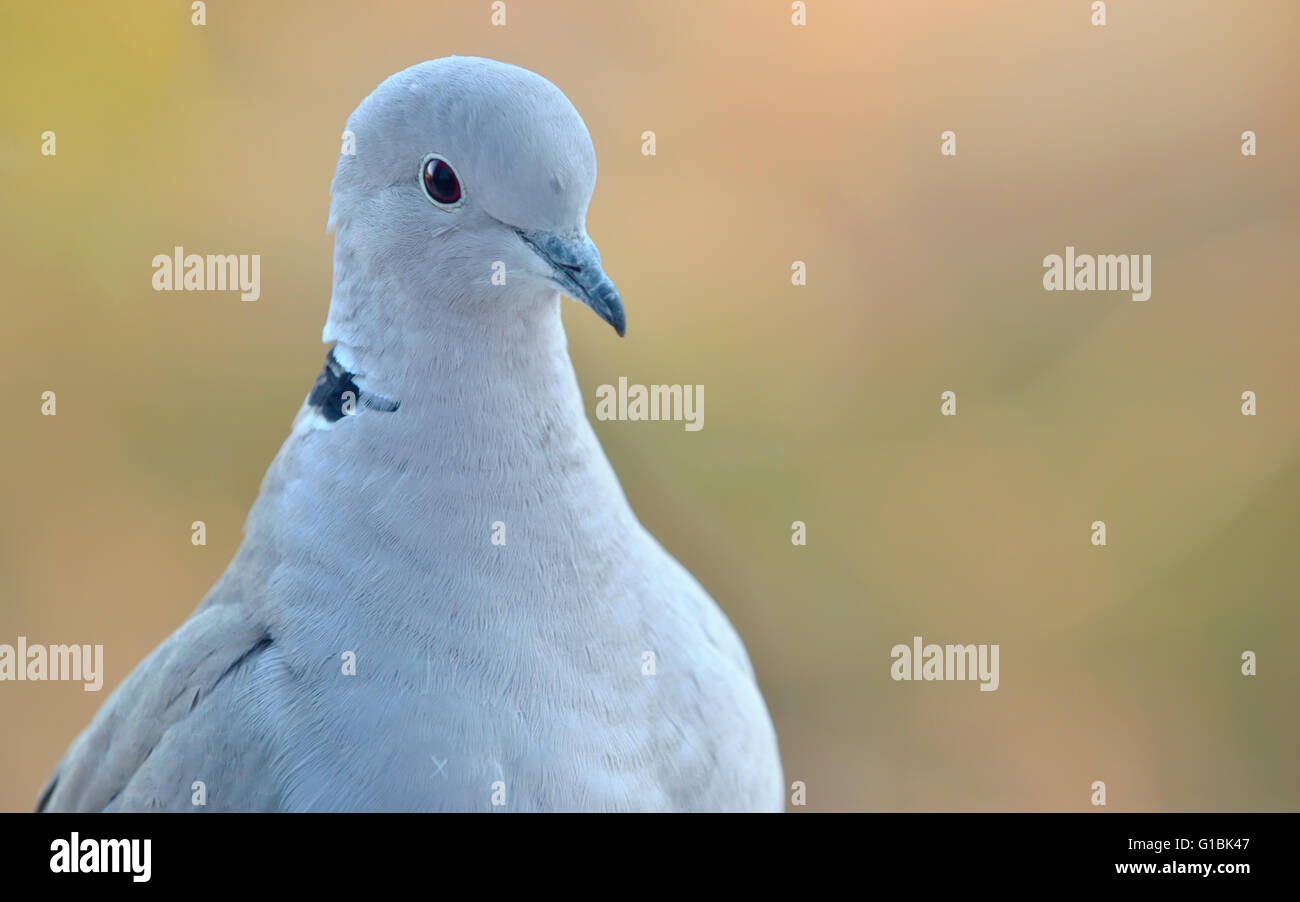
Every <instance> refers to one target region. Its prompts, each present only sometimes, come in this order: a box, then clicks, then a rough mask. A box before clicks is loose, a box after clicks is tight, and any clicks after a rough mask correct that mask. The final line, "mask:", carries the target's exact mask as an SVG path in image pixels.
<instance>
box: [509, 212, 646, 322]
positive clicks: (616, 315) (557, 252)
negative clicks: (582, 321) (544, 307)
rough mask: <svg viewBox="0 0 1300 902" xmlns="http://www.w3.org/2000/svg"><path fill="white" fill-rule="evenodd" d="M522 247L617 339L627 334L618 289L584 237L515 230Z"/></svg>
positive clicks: (566, 292) (598, 253) (590, 242)
mask: <svg viewBox="0 0 1300 902" xmlns="http://www.w3.org/2000/svg"><path fill="white" fill-rule="evenodd" d="M515 231H516V232H517V233H518V234H519V237H520V238H522V239H523V241H524V244H526V245H528V246H529V247H530V248H532V249H533V250H534V251H535V252H536V253H537V256H539V257H541V258H542V259H543V260H545V261H546V262H547V263H548V264H550V267H551V270H552V271H553V276H552V278H553V279H554V280H555V284H556V285H557V286H559V288H560V290H561V291H563V292H564V293H565V294H567V295H568V296H569V297H571V298H573V299H574V300H575V301H581V302H582V303H584V304H586V305H587V306H588V307H590V308H591V309H592V310H595V311H596V315H597V316H599V317H600V318H601V319H603V320H604V321H605V322H607V323H609V324H610V325H611V326H613V327H614V331H615V332H617V333H618V334H619V336H620V337H622V335H623V334H624V333H625V332H626V331H627V316H626V315H625V314H624V312H623V299H622V298H620V297H619V296H618V289H617V288H615V287H614V283H613V282H611V281H610V280H609V276H607V275H605V270H603V269H601V266H600V251H598V250H596V245H595V244H593V243H592V241H591V239H590V238H588V237H587V236H586V235H583V236H582V237H581V238H563V237H561V236H559V235H556V234H554V233H553V232H525V231H522V230H520V229H515Z"/></svg>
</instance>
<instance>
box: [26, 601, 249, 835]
mask: <svg viewBox="0 0 1300 902" xmlns="http://www.w3.org/2000/svg"><path fill="white" fill-rule="evenodd" d="M270 644H271V639H270V637H269V636H268V635H267V632H266V628H265V626H264V625H263V624H262V623H261V622H260V621H259V619H258V618H257V617H255V616H252V612H250V611H249V610H248V609H247V607H245V606H244V605H242V604H238V603H230V602H226V603H205V604H204V605H202V606H200V607H199V609H198V610H197V611H195V612H194V614H193V616H191V617H190V619H189V620H187V621H186V622H185V623H184V624H183V625H182V626H181V627H180V628H179V629H178V630H177V631H176V632H175V633H173V634H172V635H171V636H170V637H169V638H168V639H167V640H166V641H165V642H163V644H162V645H160V646H158V648H157V649H155V650H154V652H153V653H152V654H150V655H149V657H147V658H145V660H144V661H142V662H141V663H140V665H139V666H138V667H136V668H135V670H134V671H132V672H131V674H130V676H128V677H127V678H126V680H125V681H123V683H122V685H121V686H119V687H118V688H117V689H116V690H115V691H114V692H113V694H112V695H111V696H110V697H109V699H108V700H107V701H106V702H105V703H104V705H103V706H102V707H101V708H100V709H99V712H98V713H97V714H96V715H95V718H94V720H92V721H91V722H90V725H89V726H87V727H86V729H85V730H83V731H82V733H81V735H80V736H78V737H77V739H76V740H75V741H74V742H73V743H72V745H71V746H70V747H69V748H68V751H67V753H66V754H64V756H63V758H62V760H60V762H59V764H58V766H57V767H55V769H54V773H53V775H52V776H51V777H50V780H49V782H48V783H47V784H46V786H45V789H44V790H43V791H42V792H41V796H40V800H39V802H38V803H37V806H36V810H37V811H102V810H104V809H105V808H107V807H109V806H110V805H111V804H112V803H113V802H114V800H115V799H117V797H118V796H119V794H121V793H122V792H123V791H124V790H125V789H126V788H127V786H128V784H130V783H131V781H132V779H133V778H134V777H135V776H136V775H137V773H138V772H139V771H140V770H141V768H142V766H143V765H144V763H145V761H146V759H148V758H149V755H150V753H151V752H152V751H153V750H154V748H155V747H156V746H157V745H158V744H159V743H160V742H161V741H162V740H163V738H164V736H165V735H166V734H168V732H169V731H185V730H187V724H189V725H191V726H192V725H193V724H192V722H193V721H195V720H196V719H202V718H204V716H205V714H206V713H208V712H206V711H205V701H206V700H208V699H209V698H210V697H211V696H212V695H213V694H214V692H215V691H216V690H217V689H218V687H219V686H220V685H221V684H222V681H223V680H225V679H226V678H227V677H228V676H230V675H231V674H233V673H235V672H236V671H237V670H239V669H240V668H241V666H242V665H245V664H248V663H251V662H252V660H253V659H255V658H257V657H259V656H260V655H261V654H262V653H264V652H265V651H266V649H267V648H268V647H269V646H270ZM207 707H210V704H209V705H207ZM186 785H188V784H186ZM187 800H188V797H187Z"/></svg>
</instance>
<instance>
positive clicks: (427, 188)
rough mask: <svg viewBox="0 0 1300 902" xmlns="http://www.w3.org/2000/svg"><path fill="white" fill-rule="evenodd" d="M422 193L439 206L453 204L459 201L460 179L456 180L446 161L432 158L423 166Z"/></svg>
mask: <svg viewBox="0 0 1300 902" xmlns="http://www.w3.org/2000/svg"><path fill="white" fill-rule="evenodd" d="M424 193H425V194H428V195H429V197H431V198H433V201H434V203H439V204H454V203H455V202H456V201H458V200H460V179H458V178H456V173H455V172H453V171H452V168H451V167H450V166H448V165H447V161H446V160H439V159H438V158H437V157H434V158H433V159H430V160H428V161H427V162H426V163H425V164H424Z"/></svg>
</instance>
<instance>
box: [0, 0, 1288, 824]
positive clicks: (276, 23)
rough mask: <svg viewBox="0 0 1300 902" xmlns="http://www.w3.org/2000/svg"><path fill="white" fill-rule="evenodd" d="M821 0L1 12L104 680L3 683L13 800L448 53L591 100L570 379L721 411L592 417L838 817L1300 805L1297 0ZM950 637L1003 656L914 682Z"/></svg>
mask: <svg viewBox="0 0 1300 902" xmlns="http://www.w3.org/2000/svg"><path fill="white" fill-rule="evenodd" d="M808 5H809V7H810V9H809V10H808V13H807V23H808V24H807V26H806V27H793V26H792V24H791V18H790V17H791V10H790V4H789V3H788V2H784V0H770V2H767V0H765V2H754V0H744V2H741V0H735V2H712V0H710V2H699V0H656V2H653V3H651V2H639V3H618V4H613V3H611V4H600V5H597V4H593V3H586V2H574V3H566V2H554V0H546V2H541V0H508V2H507V25H506V26H505V27H493V26H492V25H491V24H490V16H491V8H490V3H489V2H488V0H473V2H455V3H452V2H445V3H444V2H429V0H421V2H409V3H395V2H394V3H388V2H385V3H379V4H362V3H355V2H310V3H308V2H286V3H277V4H264V3H256V2H211V3H208V5H207V24H206V26H204V27H195V26H193V25H191V22H190V19H191V9H190V4H189V3H188V2H139V3H130V4H120V3H119V4H101V3H93V2H85V3H78V2H63V3H46V2H13V0H10V2H6V3H5V4H4V5H3V8H2V9H0V48H2V51H0V76H2V77H0V81H2V82H3V84H4V85H5V89H4V116H3V120H2V121H0V198H2V200H0V205H2V207H0V208H2V209H3V215H0V272H2V273H3V279H2V283H0V284H2V285H3V287H2V288H0V292H2V293H3V316H0V336H2V337H0V353H2V354H3V364H4V370H5V395H6V397H7V404H6V410H7V412H8V415H7V416H6V417H5V420H4V425H3V427H2V430H3V431H2V436H3V441H2V442H0V509H2V512H0V643H7V644H11V645H12V644H14V643H15V641H16V637H17V636H19V635H24V636H27V637H28V639H29V640H30V641H32V642H44V643H49V644H53V643H91V644H102V645H104V647H105V666H106V676H105V685H104V691H103V692H100V693H89V692H84V691H82V689H81V687H80V685H79V684H74V683H53V682H47V683H31V682H25V683H13V682H3V683H0V809H3V810H9V809H15V810H25V809H29V808H30V807H31V806H32V804H33V803H34V801H35V799H36V796H37V793H38V791H39V789H40V787H41V785H42V784H43V782H44V780H45V779H46V777H47V776H48V774H49V773H50V771H51V769H52V768H53V766H54V764H55V762H56V761H57V760H58V758H59V757H60V755H61V754H62V753H63V751H64V749H65V748H66V746H67V744H68V743H69V742H70V741H71V740H72V738H73V737H74V736H75V735H76V734H77V732H79V731H80V730H81V728H82V727H83V726H84V725H85V724H86V723H87V722H88V721H89V719H90V717H91V716H92V714H93V713H94V711H95V710H96V709H97V708H98V706H99V705H100V704H101V703H102V702H103V701H104V700H105V698H107V695H108V692H109V691H110V690H111V689H112V688H113V687H114V686H116V685H117V684H118V683H119V682H120V681H121V680H122V679H123V677H125V675H126V674H127V673H128V672H129V671H130V669H131V668H132V667H134V666H135V665H136V663H137V662H139V661H140V660H141V659H142V658H143V657H144V656H145V655H146V654H148V652H149V651H150V650H151V649H152V648H153V647H154V646H155V645H156V644H157V643H158V642H159V641H161V640H162V639H163V638H164V637H166V636H167V635H168V634H169V633H170V632H171V631H172V630H174V629H175V628H176V627H177V626H178V625H179V624H180V623H181V622H182V621H183V620H184V619H185V617H186V616H187V615H188V614H189V613H190V612H191V610H193V608H194V607H195V606H196V605H197V604H198V602H199V600H200V599H201V597H202V596H203V595H204V593H205V592H206V591H207V590H208V589H209V587H210V586H211V585H212V584H213V582H214V581H215V580H216V579H217V577H218V576H219V575H220V573H221V572H222V570H223V569H224V568H225V566H226V564H227V562H228V561H229V560H230V558H231V556H232V555H233V553H234V551H235V549H236V547H237V545H238V543H239V541H240V537H241V532H240V531H241V527H242V523H243V518H244V516H245V514H246V512H247V510H248V507H249V505H250V504H251V502H252V500H253V498H254V497H255V495H256V493H257V489H258V485H259V482H260V480H261V477H262V474H263V471H264V470H265V468H266V466H267V464H268V463H269V462H270V460H271V458H272V456H273V455H274V453H275V451H276V449H277V448H278V447H279V445H280V443H281V441H282V440H283V439H284V437H285V436H286V435H287V432H288V429H289V425H290V422H291V420H292V418H293V416H294V413H295V412H296V411H297V408H298V405H299V404H300V403H301V401H302V399H303V397H304V396H305V395H306V393H307V391H308V389H309V388H310V386H311V384H312V381H313V379H314V377H315V375H316V373H317V371H318V370H319V368H320V365H321V360H322V357H323V355H324V352H325V348H324V347H323V346H322V345H321V343H320V328H321V326H322V324H323V322H324V319H325V314H326V308H327V305H328V300H329V294H330V278H331V265H332V264H331V259H332V258H331V254H332V240H331V238H330V237H329V236H328V235H326V233H325V219H326V211H327V207H328V203H329V192H328V186H329V181H330V178H331V176H332V173H333V170H334V166H335V162H336V160H337V155H338V148H339V136H340V133H341V131H342V129H343V126H344V122H345V120H346V118H347V116H348V114H349V112H350V111H351V110H352V109H353V108H354V107H355V106H356V104H357V103H358V102H360V101H361V99H362V98H363V97H364V96H365V95H366V94H367V93H369V91H370V90H371V89H372V88H374V87H375V85H377V84H378V83H379V82H380V81H381V80H382V79H383V78H385V77H386V76H388V75H389V74H391V73H393V72H395V71H397V70H399V69H402V68H405V67H406V66H408V65H411V64H413V63H416V62H420V61H422V60H425V59H429V58H433V57H438V56H445V55H448V54H460V55H481V56H489V57H494V58H496V59H500V60H504V61H508V62H512V63H516V64H518V65H521V66H525V67H527V68H530V69H533V70H535V71H537V72H539V73H541V74H542V75H544V76H545V77H547V78H548V79H550V80H551V81H553V82H555V83H556V84H557V85H558V86H559V87H560V88H561V89H562V90H563V91H564V92H565V93H566V94H567V95H568V96H569V98H570V99H571V100H572V101H573V103H574V105H575V106H576V107H577V108H578V110H579V111H580V112H581V113H582V115H583V117H584V118H585V120H586V122H587V125H588V127H589V128H590V130H591V134H592V138H593V140H594V142H595V146H596V151H597V155H598V159H599V166H600V177H599V182H598V184H597V189H596V195H595V198H594V200H593V203H592V206H591V210H590V214H589V216H588V227H589V231H590V233H591V235H592V237H593V238H594V239H595V240H596V241H597V243H598V244H599V245H600V248H601V251H602V253H603V255H604V259H605V264H606V268H607V271H608V272H609V273H610V275H611V276H612V277H613V279H614V280H615V282H616V283H617V284H618V286H619V288H620V289H621V291H622V293H623V297H624V299H625V301H626V304H627V309H628V319H629V332H628V337H627V338H626V339H625V340H622V341H620V340H617V339H616V338H615V336H614V335H613V334H612V333H611V331H610V329H609V327H608V326H606V325H605V324H604V323H602V322H600V321H599V320H598V319H597V318H596V317H595V316H593V315H591V314H590V312H589V311H587V310H585V309H583V308H580V307H578V306H576V305H573V304H571V303H568V302H566V304H565V313H564V316H565V320H566V324H567V326H568V329H569V338H570V342H569V343H570V348H571V350H572V353H573V357H574V360H575V364H576V366H577V370H578V376H579V380H580V382H581V384H582V386H583V390H584V393H585V394H586V395H587V396H588V400H589V404H590V405H591V407H590V408H589V410H594V397H595V395H594V393H595V387H596V386H597V385H599V384H601V383H616V382H617V380H618V377H619V376H626V377H627V378H628V380H629V382H634V383H635V382H642V383H690V384H702V385H704V386H705V396H706V399H707V400H706V405H705V428H704V429H703V431H701V432H687V431H685V430H684V429H683V428H682V424H681V423H672V422H664V423H644V422H643V423H630V422H599V423H596V429H597V431H598V433H599V435H600V438H601V440H602V441H603V443H604V445H605V448H606V450H607V452H608V454H609V456H610V458H611V459H612V461H613V464H614V466H615V468H616V469H617V471H618V472H619V474H620V476H621V477H622V480H623V484H624V486H625V488H626V490H627V494H628V496H629V498H630V499H631V501H632V504H633V506H634V508H635V509H636V510H637V512H638V514H639V515H640V517H641V519H642V521H643V522H644V523H645V524H646V526H647V527H648V528H649V529H650V530H651V531H652V532H653V533H654V534H656V535H657V536H658V537H659V538H660V540H661V541H662V542H663V543H664V545H665V546H666V547H667V548H668V549H669V550H670V551H671V552H673V553H674V554H675V555H676V556H677V557H678V558H679V559H680V560H681V561H682V562H683V563H684V564H685V565H686V566H687V567H688V568H689V569H690V570H692V571H693V572H694V573H695V575H696V576H697V577H698V578H699V579H700V581H701V582H702V583H703V584H704V585H705V587H706V588H707V589H709V591H710V592H711V594H712V595H713V596H714V597H715V598H716V599H717V600H718V602H719V604H720V605H721V606H722V608H723V609H724V610H725V611H726V612H727V614H728V615H729V616H730V617H731V619H732V620H733V622H734V623H735V625H736V627H737V629H738V630H739V632H740V634H741V635H742V636H743V637H744V639H745V641H746V643H747V645H748V648H749V651H750V654H751V657H752V658H753V661H754V664H755V667H756V669H757V672H758V676H759V680H760V683H761V685H762V687H763V689H764V691H765V693H766V696H767V699H768V702H769V705H770V707H771V709H772V714H773V718H774V720H775V722H776V726H777V730H778V733H779V737H780V743H781V748H782V754H783V758H784V762H785V770H786V779H787V782H792V781H795V780H801V781H804V783H805V784H806V786H807V802H808V810H862V809H866V810H924V811H929V810H988V809H992V810H1092V806H1091V805H1090V804H1089V798H1090V795H1091V788H1090V787H1091V784H1092V782H1093V781H1094V780H1103V781H1105V783H1106V785H1107V794H1108V803H1109V804H1108V809H1109V810H1116V809H1119V810H1161V811H1165V810H1260V809H1265V810H1273V809H1288V810H1295V809H1297V808H1298V807H1300V776H1298V774H1300V715H1298V714H1297V705H1296V694H1297V691H1298V690H1300V656H1297V653H1296V648H1297V642H1298V641H1300V615H1298V614H1297V596H1296V580H1297V576H1300V568H1298V567H1297V553H1296V541H1297V538H1298V537H1300V512H1297V505H1296V502H1297V500H1298V499H1300V412H1298V411H1297V406H1296V400H1297V390H1298V389H1300V383H1298V380H1297V377H1298V376H1300V365H1298V363H1297V361H1298V360H1300V357H1298V355H1297V340H1298V339H1300V314H1298V313H1297V300H1298V297H1297V292H1296V288H1295V284H1296V282H1295V276H1294V275H1293V273H1292V272H1291V269H1290V267H1291V266H1292V265H1294V261H1295V259H1296V255H1297V249H1298V245H1297V239H1298V238H1300V215H1298V211H1300V206H1298V204H1297V200H1298V198H1297V193H1298V185H1297V182H1298V180H1297V172H1298V171H1300V170H1298V168H1297V152H1296V148H1297V146H1300V133H1298V131H1300V126H1298V123H1300V117H1297V108H1296V100H1297V94H1300V87H1298V86H1300V71H1298V70H1300V53H1297V51H1298V50H1300V27H1298V26H1300V5H1297V4H1295V3H1293V2H1289V0H1276V2H1267V0H1243V2H1234V3H1223V2H1209V0H1206V2H1184V0H1179V2H1175V0H1169V2H1153V0H1148V2H1143V3H1126V2H1112V3H1110V4H1109V22H1108V24H1107V25H1106V26H1105V27H1094V26H1092V25H1090V24H1089V18H1090V15H1091V13H1090V10H1089V3H1087V2H1083V0H1078V2H1050V3H1031V2H991V0H985V2H980V3H971V2H969V0H960V2H931V0H927V2H920V3H903V2H879V3H874V2H855V3H848V2H843V3H840V2H824V0H822V2H819V0H812V2H810V3H809V4H808ZM1248 129H1249V130H1253V131H1255V132H1256V134H1257V135H1258V149H1259V152H1258V156H1255V157H1246V156H1243V155H1242V154H1241V152H1240V147H1241V137H1240V136H1241V133H1242V132H1243V131H1245V130H1248ZM46 130H52V131H54V132H55V133H56V135H57V155H56V156H52V157H46V156H42V155H41V153H40V147H41V134H42V132H44V131H46ZM647 130H651V131H654V132H655V134H656V137H657V155H656V156H653V157H646V156H643V155H642V153H641V134H642V132H643V131H647ZM945 130H952V131H954V132H955V133H956V135H957V151H958V153H957V156H955V157H945V156H942V155H941V154H940V152H939V150H940V143H941V142H940V134H941V133H942V132H943V131H945ZM177 245H181V246H183V247H184V248H186V249H187V251H190V250H192V251H193V252H197V253H249V254H252V253H257V254H261V256H262V270H261V275H262V295H261V299H260V300H259V301H257V302H256V303H241V302H240V301H239V299H238V295H237V294H232V293H218V292H210V293H194V292H186V293H180V292H175V293H167V292H155V291H153V290H152V288H151V285H150V280H151V277H152V274H153V270H152V267H151V260H152V258H153V256H154V255H155V254H159V253H163V254H167V253H170V252H171V249H172V248H173V247H175V246H177ZM1066 245H1073V246H1075V247H1076V248H1077V249H1078V251H1079V252H1080V253H1139V254H1151V255H1152V256H1153V264H1152V276H1153V291H1152V296H1151V299H1150V300H1149V301H1148V302H1146V303H1133V302H1132V301H1130V300H1129V296H1128V295H1127V294H1124V293H1117V292H1115V293H1111V292H1106V293H1103V292H1091V293H1089V292H1083V293H1080V292H1070V293H1064V292H1061V293H1048V292H1045V291H1044V290H1043V288H1042V282H1041V280H1042V273H1043V268H1042V259H1043V257H1044V256H1045V255H1047V254H1053V253H1055V254H1062V253H1064V248H1065V246H1066ZM795 260H802V261H804V262H805V263H806V264H807V268H808V276H807V285H806V286H803V287H796V286H793V285H791V280H790V272H791V263H792V262H793V261H795ZM47 390H52V391H55V392H57V397H58V414H57V416H55V417H43V416H41V415H40V403H41V402H40V398H41V393H42V392H44V391H47ZM947 390H951V391H954V392H956V394H957V398H958V416H956V417H941V416H940V414H939V406H940V393H941V392H943V391H947ZM1247 390H1250V391H1254V392H1255V393H1256V394H1257V396H1258V405H1259V407H1258V409H1259V414H1258V416H1255V417H1244V416H1242V415H1241V411H1240V406H1241V400H1240V397H1241V393H1242V392H1243V391H1247ZM194 520H204V521H206V523H207V537H208V544H207V546H206V547H195V546H193V545H192V544H191V543H190V534H191V533H190V524H191V522H192V521H194ZM795 520H801V521H804V522H806V523H807V539H808V544H807V546H806V547H795V546H793V545H792V544H791V539H790V537H791V523H792V522H793V521H795ZM1094 520H1104V521H1105V522H1106V524H1107V528H1108V540H1109V545H1108V546H1107V547H1106V548H1103V549H1099V548H1096V547H1094V546H1093V545H1092V544H1091V542H1090V535H1091V533H1090V524H1091V523H1092V522H1093V521H1094ZM916 635H919V636H923V637H924V638H925V641H926V642H937V643H941V644H942V643H949V642H952V643H997V644H999V645H1000V647H1001V662H1000V663H1001V686H1000V688H999V689H998V690H997V691H996V692H980V691H979V690H978V688H977V685H976V684H975V683H969V682H928V683H926V682H922V683H916V682H894V681H892V680H891V679H890V678H889V668H890V664H891V663H892V662H891V659H890V656H889V652H890V648H891V647H892V646H893V645H895V644H899V643H903V644H908V643H910V642H911V638H912V637H913V636H916ZM1244 650H1251V651H1254V652H1255V653H1256V654H1257V655H1258V659H1259V665H1258V667H1259V672H1258V675H1257V676H1254V677H1246V676H1242V675H1241V672H1240V667H1241V660H1240V659H1241V654H1242V652H1243V651H1244Z"/></svg>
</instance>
